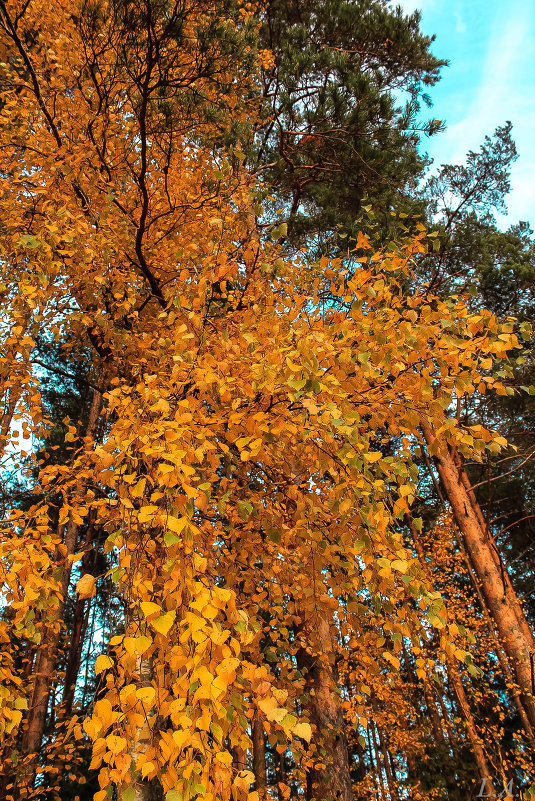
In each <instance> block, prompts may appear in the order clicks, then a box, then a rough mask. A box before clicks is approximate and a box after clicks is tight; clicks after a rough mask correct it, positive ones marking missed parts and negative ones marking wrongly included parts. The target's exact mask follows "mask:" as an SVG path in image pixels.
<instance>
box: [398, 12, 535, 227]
mask: <svg viewBox="0 0 535 801" xmlns="http://www.w3.org/2000/svg"><path fill="white" fill-rule="evenodd" d="M393 4H395V5H401V6H402V8H403V10H404V11H406V12H410V11H414V10H415V9H421V11H422V23H421V28H422V30H423V32H424V33H427V34H436V41H435V42H434V44H433V46H432V51H433V53H435V55H436V56H438V57H440V58H446V59H448V60H449V61H450V66H449V67H445V68H444V69H443V71H442V80H441V81H440V82H439V83H438V84H437V85H436V86H435V87H434V88H433V89H432V90H431V92H430V94H431V97H432V99H433V103H434V105H433V108H432V109H431V110H430V111H431V112H432V114H431V115H429V116H433V117H437V118H438V119H442V120H445V122H446V125H447V130H446V131H445V132H444V133H441V134H437V135H436V136H435V137H432V138H431V139H426V140H425V141H424V143H423V147H424V148H425V149H426V150H427V151H428V153H429V154H430V156H431V157H432V158H433V159H435V161H436V162H437V163H439V164H440V163H460V162H462V161H463V157H464V155H465V153H466V152H467V151H468V150H477V149H478V147H479V145H480V143H481V142H482V141H483V137H484V136H485V134H492V132H493V131H494V129H495V128H496V127H497V126H498V125H501V124H503V123H504V122H505V120H511V122H512V123H513V136H514V139H515V141H516V145H517V149H518V153H519V158H518V161H517V162H516V164H515V165H514V166H513V169H512V174H511V185H512V191H511V194H510V195H509V196H508V198H507V206H508V209H509V215H508V217H500V218H499V223H500V226H501V227H504V228H505V227H508V226H509V225H510V224H512V223H515V222H518V220H529V221H530V223H531V226H532V228H533V227H535V0H394V2H393Z"/></svg>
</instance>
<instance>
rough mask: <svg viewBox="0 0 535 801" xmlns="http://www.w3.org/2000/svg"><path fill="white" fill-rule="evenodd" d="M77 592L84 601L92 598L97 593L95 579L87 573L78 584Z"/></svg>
mask: <svg viewBox="0 0 535 801" xmlns="http://www.w3.org/2000/svg"><path fill="white" fill-rule="evenodd" d="M76 592H77V593H78V596H79V597H80V600H82V601H83V600H85V599H86V598H92V597H93V595H94V594H95V593H96V588H95V577H94V576H91V575H90V574H89V573H86V574H85V576H82V577H81V578H79V579H78V581H77V582H76Z"/></svg>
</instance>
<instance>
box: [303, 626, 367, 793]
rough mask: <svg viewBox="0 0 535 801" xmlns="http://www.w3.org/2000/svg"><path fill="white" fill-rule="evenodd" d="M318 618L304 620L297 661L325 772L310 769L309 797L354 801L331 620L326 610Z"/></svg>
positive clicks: (308, 778)
mask: <svg viewBox="0 0 535 801" xmlns="http://www.w3.org/2000/svg"><path fill="white" fill-rule="evenodd" d="M314 617H315V619H314V620H313V621H312V620H310V619H305V621H304V624H303V628H302V633H303V635H304V637H303V640H302V642H303V645H302V647H301V648H299V650H298V653H297V661H298V665H299V666H300V668H301V669H303V668H304V670H305V671H306V688H307V693H308V694H309V697H310V701H309V702H308V710H309V714H310V720H311V723H313V724H314V735H313V739H312V743H313V745H314V746H315V754H314V760H315V761H318V760H321V761H323V762H324V769H323V770H321V769H317V768H315V767H311V768H310V769H309V771H308V777H307V796H308V798H309V799H310V798H315V799H316V801H352V799H353V792H352V782H351V774H350V770H349V757H348V750H347V741H346V738H345V734H344V718H343V714H342V708H341V706H340V701H339V697H338V694H337V685H336V681H335V677H334V671H333V647H332V638H331V631H330V620H329V616H328V613H327V612H326V611H325V610H318V611H317V613H316V615H315V616H314Z"/></svg>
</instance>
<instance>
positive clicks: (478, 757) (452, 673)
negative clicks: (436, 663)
mask: <svg viewBox="0 0 535 801" xmlns="http://www.w3.org/2000/svg"><path fill="white" fill-rule="evenodd" d="M408 523H409V528H410V530H411V534H412V538H413V542H414V548H415V551H416V555H417V556H418V560H419V562H420V564H421V566H422V568H423V570H424V571H425V573H426V575H427V578H428V580H429V582H430V583H432V579H433V577H432V574H431V571H430V569H429V566H428V564H427V562H426V560H425V554H424V550H423V547H422V542H421V540H420V537H419V536H418V532H417V531H416V529H415V527H414V525H413V523H412V520H410V518H409V519H408ZM446 665H447V671H448V680H449V682H450V685H451V686H452V687H453V690H454V692H455V697H456V698H457V703H458V707H459V710H460V712H461V716H462V718H463V720H464V724H465V728H466V732H467V734H468V739H469V741H470V746H471V749H472V753H473V754H474V759H475V761H476V765H477V768H478V772H479V778H480V780H481V782H484V783H485V784H486V786H487V788H488V791H489V793H490V795H489V798H495V797H496V795H495V790H494V787H493V784H492V779H491V773H490V771H489V766H488V762H487V757H486V754H485V750H484V748H483V744H482V742H481V739H480V737H479V735H478V733H477V729H476V725H475V722H474V718H473V716H472V712H471V710H470V704H469V702H468V699H467V697H466V693H465V690H464V685H463V682H462V679H461V676H460V674H459V670H458V668H457V665H455V664H454V662H453V660H452V659H451V657H447V659H446ZM441 728H442V727H441ZM449 781H451V778H450V779H449ZM493 794H494V795H493Z"/></svg>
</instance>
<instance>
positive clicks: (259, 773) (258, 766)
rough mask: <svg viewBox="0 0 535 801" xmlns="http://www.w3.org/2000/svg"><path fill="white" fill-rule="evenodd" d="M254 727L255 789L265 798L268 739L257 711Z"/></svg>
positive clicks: (260, 796) (259, 795)
mask: <svg viewBox="0 0 535 801" xmlns="http://www.w3.org/2000/svg"><path fill="white" fill-rule="evenodd" d="M252 729H253V732H252V733H253V773H254V777H255V790H256V792H257V793H258V797H259V798H260V799H265V798H266V793H267V772H266V740H265V736H264V724H263V723H262V719H261V717H260V716H259V715H258V713H257V712H255V714H254V717H253V725H252Z"/></svg>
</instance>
